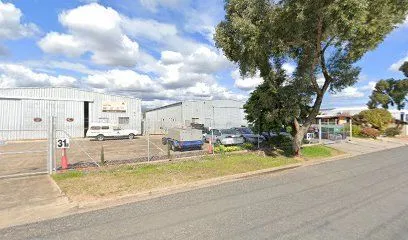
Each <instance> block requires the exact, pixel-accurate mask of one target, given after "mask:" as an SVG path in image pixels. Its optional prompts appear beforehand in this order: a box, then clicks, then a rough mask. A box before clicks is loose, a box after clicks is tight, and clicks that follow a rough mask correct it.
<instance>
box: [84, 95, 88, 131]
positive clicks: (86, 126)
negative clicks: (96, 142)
mask: <svg viewBox="0 0 408 240" xmlns="http://www.w3.org/2000/svg"><path fill="white" fill-rule="evenodd" d="M88 128H89V102H84V137H86V132H87V131H88Z"/></svg>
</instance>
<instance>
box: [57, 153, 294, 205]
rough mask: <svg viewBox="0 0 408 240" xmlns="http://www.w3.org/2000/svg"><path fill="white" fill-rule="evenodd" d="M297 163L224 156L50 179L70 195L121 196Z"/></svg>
mask: <svg viewBox="0 0 408 240" xmlns="http://www.w3.org/2000/svg"><path fill="white" fill-rule="evenodd" d="M296 162H297V160H296V159H293V158H287V157H274V158H273V157H262V156H258V155H256V154H242V155H224V156H218V157H216V158H213V157H203V158H199V159H194V160H191V161H183V162H173V163H163V164H151V165H132V166H121V167H116V168H110V169H102V170H100V171H94V172H80V171H69V172H66V173H61V174H57V175H54V176H53V178H54V179H55V180H56V182H57V183H58V185H59V186H60V187H61V189H62V190H63V191H64V192H65V193H66V194H67V195H68V196H69V197H70V198H72V199H76V200H83V199H95V198H101V197H111V196H121V195H126V194H131V193H137V192H143V191H148V190H151V189H156V188H165V187H170V186H174V185H179V184H183V183H188V182H194V181H199V180H203V179H210V178H215V177H220V176H226V175H232V174H238V173H244V172H250V171H255V170H260V169H266V168H272V167H278V166H283V165H287V164H292V163H296Z"/></svg>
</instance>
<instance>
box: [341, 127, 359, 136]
mask: <svg viewBox="0 0 408 240" xmlns="http://www.w3.org/2000/svg"><path fill="white" fill-rule="evenodd" d="M361 130H363V128H362V127H361V126H359V125H353V126H352V130H351V131H352V134H353V136H354V137H358V136H361ZM344 131H345V132H347V133H349V132H350V126H349V125H347V126H346V127H345V128H344Z"/></svg>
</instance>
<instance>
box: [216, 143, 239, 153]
mask: <svg viewBox="0 0 408 240" xmlns="http://www.w3.org/2000/svg"><path fill="white" fill-rule="evenodd" d="M241 150H243V148H242V147H240V146H229V147H226V146H224V145H218V146H216V147H214V152H215V153H226V152H236V151H241Z"/></svg>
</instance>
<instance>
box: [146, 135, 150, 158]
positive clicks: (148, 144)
mask: <svg viewBox="0 0 408 240" xmlns="http://www.w3.org/2000/svg"><path fill="white" fill-rule="evenodd" d="M147 161H148V162H150V133H149V131H147Z"/></svg>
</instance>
